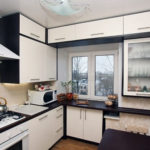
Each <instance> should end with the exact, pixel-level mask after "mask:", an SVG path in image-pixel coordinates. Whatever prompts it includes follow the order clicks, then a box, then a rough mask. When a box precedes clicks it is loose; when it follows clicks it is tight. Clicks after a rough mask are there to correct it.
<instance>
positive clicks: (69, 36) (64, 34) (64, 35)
mask: <svg viewBox="0 0 150 150" xmlns="http://www.w3.org/2000/svg"><path fill="white" fill-rule="evenodd" d="M73 40H75V25H70V26H64V27H58V28H53V29H49V30H48V43H58V42H65V41H73Z"/></svg>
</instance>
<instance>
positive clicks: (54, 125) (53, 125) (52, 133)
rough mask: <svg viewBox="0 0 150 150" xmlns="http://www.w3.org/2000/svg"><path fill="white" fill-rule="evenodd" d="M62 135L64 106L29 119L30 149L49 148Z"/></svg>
mask: <svg viewBox="0 0 150 150" xmlns="http://www.w3.org/2000/svg"><path fill="white" fill-rule="evenodd" d="M62 136H63V107H62V106H60V107H57V108H55V109H53V110H50V111H49V112H47V113H44V114H42V115H40V116H38V117H36V118H34V119H32V120H30V121H29V150H48V149H49V148H50V147H52V146H53V145H54V144H55V143H56V142H57V141H58V140H59V139H60V138H61V137H62Z"/></svg>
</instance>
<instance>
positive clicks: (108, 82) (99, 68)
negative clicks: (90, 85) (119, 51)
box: [95, 55, 114, 96]
mask: <svg viewBox="0 0 150 150" xmlns="http://www.w3.org/2000/svg"><path fill="white" fill-rule="evenodd" d="M95 60H96V62H95V63H96V65H95V66H96V69H95V70H96V71H95V95H96V96H107V95H109V94H113V90H114V88H113V87H114V56H113V55H104V56H96V59H95Z"/></svg>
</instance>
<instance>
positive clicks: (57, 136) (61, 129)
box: [55, 126, 64, 142]
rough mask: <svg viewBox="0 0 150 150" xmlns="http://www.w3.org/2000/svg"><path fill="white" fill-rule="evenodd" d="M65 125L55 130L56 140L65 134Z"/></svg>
mask: <svg viewBox="0 0 150 150" xmlns="http://www.w3.org/2000/svg"><path fill="white" fill-rule="evenodd" d="M63 133H64V131H63V126H61V127H59V128H57V129H56V131H55V141H56V142H57V141H58V140H59V139H60V138H61V137H62V136H63Z"/></svg>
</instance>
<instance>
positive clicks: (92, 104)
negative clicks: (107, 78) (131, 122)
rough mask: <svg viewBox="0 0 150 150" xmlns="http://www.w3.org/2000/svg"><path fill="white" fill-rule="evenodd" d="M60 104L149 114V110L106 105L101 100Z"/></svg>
mask: <svg viewBox="0 0 150 150" xmlns="http://www.w3.org/2000/svg"><path fill="white" fill-rule="evenodd" d="M62 105H66V106H74V107H81V108H87V109H97V110H103V111H110V112H122V113H129V114H138V115H148V116H150V110H144V109H132V108H124V107H116V108H113V107H107V106H106V105H105V103H104V102H103V101H89V104H88V105H78V104H76V102H75V101H64V102H62Z"/></svg>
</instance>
